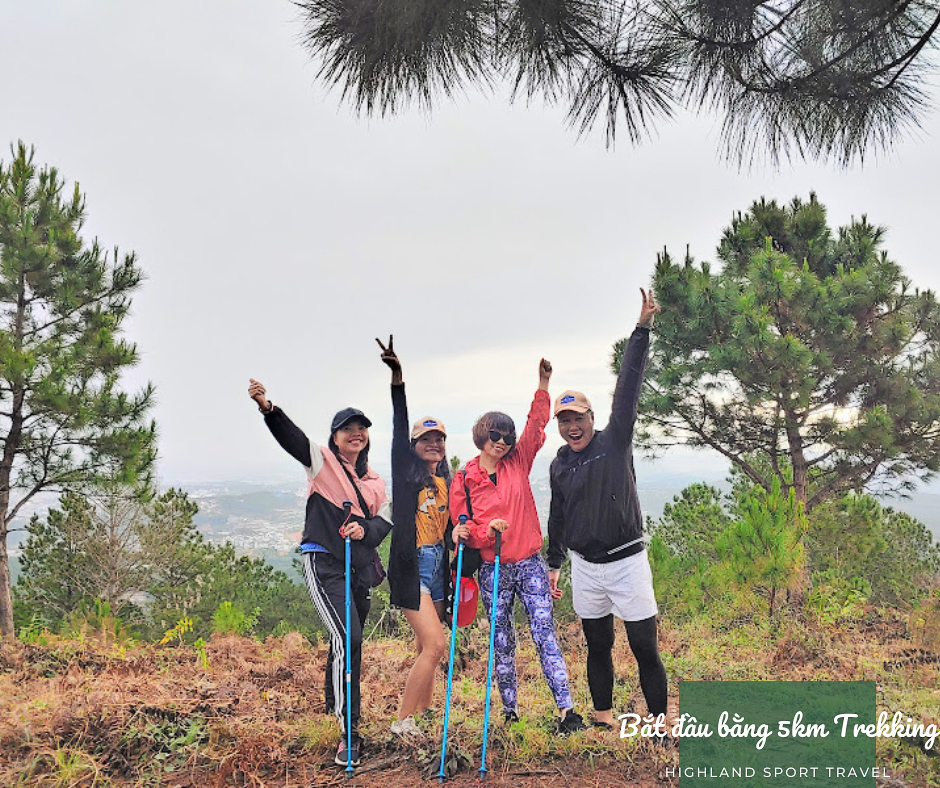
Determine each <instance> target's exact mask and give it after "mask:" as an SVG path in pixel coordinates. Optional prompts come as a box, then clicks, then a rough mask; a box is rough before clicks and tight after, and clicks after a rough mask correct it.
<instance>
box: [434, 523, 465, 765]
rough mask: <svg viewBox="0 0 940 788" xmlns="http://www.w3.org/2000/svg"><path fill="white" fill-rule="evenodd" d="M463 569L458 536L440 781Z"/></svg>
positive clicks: (445, 748)
mask: <svg viewBox="0 0 940 788" xmlns="http://www.w3.org/2000/svg"><path fill="white" fill-rule="evenodd" d="M459 519H460V524H461V525H463V524H464V523H465V522H467V515H465V514H462V515H460V518H459ZM462 569H463V542H462V541H461V540H460V537H457V579H456V580H455V581H454V605H453V610H452V611H451V620H450V661H449V662H448V664H447V698H446V700H445V701H444V738H443V739H442V740H441V770H440V771H439V772H438V773H437V778H438V782H444V778H445V777H446V776H447V773H446V772H445V771H444V760H445V758H446V757H447V726H448V724H449V723H450V691H451V687H452V686H453V684H454V652H455V650H456V648H457V608H458V606H459V605H460V572H461V570H462Z"/></svg>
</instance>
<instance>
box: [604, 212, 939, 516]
mask: <svg viewBox="0 0 940 788" xmlns="http://www.w3.org/2000/svg"><path fill="white" fill-rule="evenodd" d="M883 241H884V230H883V229H882V228H879V227H876V226H874V225H872V224H870V223H869V222H868V220H867V219H866V218H865V217H864V216H863V217H862V218H861V219H860V220H853V221H852V222H851V223H850V224H849V225H848V226H846V227H843V228H840V229H839V231H838V232H837V233H835V234H834V233H832V232H831V231H830V229H829V227H828V226H827V224H826V211H825V208H824V207H823V205H822V204H821V203H819V202H818V201H817V200H816V198H815V195H811V197H810V199H809V201H808V202H803V201H801V200H799V199H795V200H793V202H792V203H790V204H789V205H788V206H785V207H780V206H778V205H777V204H776V203H775V202H772V201H766V200H760V201H758V202H756V203H754V205H753V206H752V207H751V209H750V211H748V213H747V214H744V215H740V214H739V215H738V216H736V217H735V218H734V220H733V221H732V224H731V226H730V227H729V228H728V229H727V230H726V231H725V234H724V237H723V239H722V241H721V245H720V247H719V250H718V256H719V259H720V260H721V262H722V263H723V267H722V269H721V270H720V271H718V272H713V271H712V268H711V266H710V265H708V264H705V263H703V264H702V265H701V266H696V265H695V264H694V261H693V260H692V258H691V257H690V256H688V255H687V256H686V260H685V261H684V263H674V262H673V261H672V258H671V257H670V256H669V255H668V253H666V252H664V253H663V254H662V255H661V256H660V257H659V258H658V260H657V264H656V272H655V281H654V288H655V291H656V296H657V299H658V300H659V301H660V303H661V304H662V306H663V317H662V319H661V320H659V321H657V323H656V335H655V341H654V343H653V346H652V349H651V353H650V362H649V366H648V368H647V373H646V383H647V385H646V387H645V389H644V392H643V395H642V398H641V403H640V430H639V432H638V435H637V441H638V443H640V444H643V445H646V446H647V447H650V448H656V447H658V448H660V449H661V448H663V447H666V446H669V445H673V444H677V443H680V444H686V445H690V446H693V447H710V448H712V449H714V450H715V451H718V452H719V453H720V454H722V455H723V456H725V457H726V458H727V459H728V460H730V461H731V462H732V463H733V464H734V465H735V466H736V467H737V468H739V469H740V470H741V472H742V473H743V474H744V475H745V476H746V477H747V478H748V479H749V480H750V482H752V483H754V484H757V485H759V486H760V487H762V488H763V489H764V490H765V491H767V492H768V493H769V492H770V491H771V489H772V485H773V483H774V480H775V479H776V480H777V481H779V483H780V484H781V486H782V489H783V490H784V492H786V491H788V490H790V489H792V490H793V491H794V492H795V494H796V498H797V500H798V501H799V502H800V503H801V504H802V505H804V507H805V511H806V512H807V513H808V512H810V511H811V510H812V509H813V508H814V507H815V506H817V505H818V504H819V503H821V502H823V501H825V500H827V499H829V498H832V497H834V496H839V495H840V494H842V493H845V492H848V491H853V490H861V489H863V488H864V487H866V486H871V485H875V484H877V483H879V482H880V483H881V484H883V485H889V486H890V488H891V489H893V490H903V489H911V488H912V487H913V485H914V483H915V480H916V478H921V479H927V478H929V477H930V476H932V475H933V474H934V473H935V472H936V471H937V470H938V468H940V308H938V305H937V301H936V299H935V297H934V295H933V293H931V292H930V291H919V290H917V289H915V288H913V287H912V286H911V283H910V282H909V281H908V279H907V278H906V277H905V276H904V275H903V273H902V271H901V268H900V267H899V266H898V265H897V264H896V263H894V262H893V261H892V260H890V259H889V258H888V255H887V253H886V252H885V251H884V250H883V249H882V246H883ZM620 348H622V342H621V343H618V345H617V347H615V351H614V369H615V371H616V368H617V366H618V364H619V358H620Z"/></svg>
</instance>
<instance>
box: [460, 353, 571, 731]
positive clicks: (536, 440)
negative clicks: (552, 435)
mask: <svg viewBox="0 0 940 788" xmlns="http://www.w3.org/2000/svg"><path fill="white" fill-rule="evenodd" d="M551 376H552V365H551V364H549V363H548V362H547V361H546V360H545V359H542V360H541V362H540V363H539V387H538V390H537V391H536V392H535V399H534V400H533V401H532V407H531V408H530V410H529V418H528V419H527V420H526V426H525V429H524V430H523V431H522V435H521V436H520V438H519V440H518V442H517V441H516V427H515V424H514V423H513V420H512V419H511V418H509V416H507V415H506V414H505V413H499V412H496V411H491V412H490V413H485V414H483V415H482V416H481V417H480V418H479V419H478V420H477V423H476V424H475V425H474V427H473V442H474V444H476V447H477V448H478V449H480V455H479V456H478V457H476V458H475V459H473V460H471V461H470V462H469V463H467V466H466V468H464V469H463V470H462V471H460V472H459V473H457V475H456V476H455V477H454V481H453V483H452V484H451V488H450V512H451V519H452V520H453V521H454V522H455V523H456V522H457V520H458V518H459V517H460V515H463V514H465V515H467V517H468V520H467V522H466V524H465V525H462V526H455V527H454V533H455V534H457V536H459V537H460V538H461V539H462V540H463V541H464V543H465V544H467V545H469V546H470V547H477V548H479V549H480V554H481V556H482V558H483V565H482V566H481V567H480V573H479V577H480V590H481V591H482V596H483V604H484V607H485V609H486V610H487V611H489V610H490V609H491V604H492V599H493V559H494V557H495V542H496V532H497V531H501V532H502V534H503V537H502V540H503V541H502V550H501V553H500V561H499V564H500V568H499V588H498V589H497V593H496V622H495V626H496V636H495V661H496V681H497V684H498V685H499V694H500V697H501V698H502V701H503V716H504V718H505V720H506V721H507V722H513V721H515V720H518V719H519V716H518V711H517V705H516V633H515V628H514V626H513V608H514V607H515V598H516V596H518V597H519V599H520V600H521V601H522V606H523V607H524V608H525V612H526V616H527V617H528V620H529V628H530V629H531V631H532V639H533V641H535V646H536V648H537V649H538V652H539V658H540V660H541V662H542V673H543V674H544V675H545V680H546V681H547V682H548V686H549V688H550V689H551V691H552V694H553V695H554V697H555V704H556V705H557V706H558V710H559V714H560V719H559V723H558V733H559V734H560V735H567V734H569V733H572V732H573V731H577V730H580V729H581V728H583V727H584V722H583V720H582V719H581V716H580V715H579V714H578V713H577V712H576V711H575V710H574V709H573V708H572V707H573V706H574V703H573V702H572V700H571V691H570V690H569V687H568V668H567V666H566V665H565V660H564V657H562V655H561V649H560V648H559V647H558V641H557V639H556V637H555V622H554V619H553V617H552V597H551V589H550V586H549V583H548V569H547V567H546V564H545V560H544V559H543V558H542V554H541V548H542V528H541V525H540V524H539V518H538V514H537V512H536V510H535V499H534V498H533V496H532V487H531V486H530V484H529V472H530V471H531V470H532V462H533V460H535V455H536V454H537V453H538V450H539V449H540V448H542V444H544V443H545V425H546V424H547V423H548V419H549V411H550V399H549V396H548V381H549V379H550V378H551Z"/></svg>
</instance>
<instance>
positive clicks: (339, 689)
mask: <svg viewBox="0 0 940 788" xmlns="http://www.w3.org/2000/svg"><path fill="white" fill-rule="evenodd" d="M303 568H304V581H305V582H306V584H307V591H308V592H309V593H310V598H311V599H312V600H313V604H314V607H316V609H317V612H318V613H319V614H320V618H321V619H322V620H323V625H324V626H325V627H326V630H327V632H329V633H330V653H329V657H328V659H327V663H326V701H327V708H329V707H330V706H331V705H332V707H333V708H332V710H333V713H334V714H336V716H337V717H338V718H339V720H340V724H341V725H342V727H343V730H345V728H346V575H345V564H344V562H343V561H340V560H339V559H338V558H334V557H333V556H332V555H330V554H329V553H304V560H303ZM371 591H372V589H371V588H370V587H369V586H368V584H366V583H363V582H361V581H360V579H359V576H358V575H357V574H355V573H354V574H353V577H352V600H351V605H350V610H349V635H350V651H349V653H350V657H351V662H352V665H351V670H350V681H349V696H350V700H351V701H352V728H353V731H357V730H358V729H359V709H360V692H359V670H360V666H361V663H362V624H363V622H364V621H365V620H366V617H367V616H368V615H369V606H370V604H371V601H372V600H371ZM331 701H332V703H331Z"/></svg>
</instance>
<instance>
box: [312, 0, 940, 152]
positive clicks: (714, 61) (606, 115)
mask: <svg viewBox="0 0 940 788" xmlns="http://www.w3.org/2000/svg"><path fill="white" fill-rule="evenodd" d="M298 5H300V7H301V8H302V9H303V13H304V22H305V31H304V43H305V44H306V46H307V48H308V49H309V50H310V52H311V54H312V55H313V56H314V57H315V58H317V59H318V60H320V71H319V75H320V77H321V78H322V79H323V80H324V81H325V82H327V83H328V84H331V85H339V86H340V87H341V88H342V94H343V97H344V98H348V99H349V100H350V101H351V102H352V103H353V104H354V105H355V106H356V107H357V108H359V109H361V110H365V111H366V112H370V113H371V112H378V113H382V114H385V113H387V112H396V111H398V110H399V109H401V108H402V107H404V106H407V105H408V104H409V103H416V104H419V105H423V106H430V105H432V104H433V103H434V102H435V101H436V100H437V99H439V98H449V97H451V96H453V95H456V94H458V93H460V92H461V91H463V90H464V89H465V88H466V86H467V85H477V86H480V87H489V86H491V85H492V84H494V83H498V82H499V81H501V80H503V79H508V81H509V83H510V84H511V85H512V86H513V87H514V92H515V94H524V95H525V96H527V97H529V98H532V97H533V96H535V95H542V96H543V97H544V98H545V100H546V101H548V102H550V103H554V102H556V101H559V102H563V103H567V105H568V108H569V110H568V112H569V120H570V122H571V123H572V125H574V126H576V127H578V128H579V129H580V130H581V131H584V130H586V129H588V128H590V127H591V126H592V125H593V124H594V123H595V121H596V120H597V119H599V118H600V119H602V120H603V121H605V122H606V125H607V137H608V141H612V140H613V139H614V136H615V133H616V130H617V128H618V125H619V124H625V125H626V130H627V133H628V135H629V137H630V139H631V141H632V142H636V141H637V140H639V139H640V138H642V136H643V135H644V134H645V133H646V132H647V130H648V128H649V127H650V125H651V124H652V123H653V122H654V121H655V120H656V119H657V118H661V117H666V118H668V117H669V116H670V115H671V114H672V112H673V110H674V109H675V108H676V107H678V106H683V105H684V106H686V107H689V108H691V109H706V108H707V109H710V110H716V111H718V112H720V113H722V114H723V126H722V132H723V137H724V142H725V146H726V150H727V151H728V154H729V156H730V157H732V158H735V159H738V160H739V161H744V160H746V159H747V158H748V157H751V156H753V155H754V154H755V153H756V152H757V151H758V150H759V149H766V150H767V151H768V152H769V154H770V156H771V157H772V158H773V159H774V160H777V159H778V158H780V157H788V156H791V155H796V156H802V157H807V156H808V157H823V158H825V157H830V156H831V157H833V158H836V159H838V160H840V161H842V162H843V163H846V162H848V161H849V160H851V159H853V158H856V157H857V158H862V157H863V156H864V155H865V152H866V150H868V149H869V148H872V147H874V148H888V147H890V145H891V143H892V142H893V140H894V139H895V138H896V137H897V136H898V135H899V133H900V131H901V130H902V129H903V128H904V127H905V126H908V125H916V123H917V122H918V119H919V117H920V115H921V113H922V110H923V108H924V105H925V104H926V96H925V92H924V89H923V86H924V84H925V82H926V79H925V77H926V76H927V74H928V73H929V72H930V70H931V69H932V68H934V67H935V63H934V62H932V61H931V60H930V59H929V58H928V57H927V55H926V53H927V52H929V49H930V46H931V45H932V43H933V41H932V39H933V36H934V35H935V34H936V32H937V28H938V26H940V5H938V3H937V2H936V0H922V1H921V2H885V1H884V0H856V2H852V3H844V2H838V1H837V0H816V1H815V2H806V1H805V0H773V2H714V0H659V1H658V2H655V3H641V2H622V1H621V0H301V1H300V2H299V3H298Z"/></svg>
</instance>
